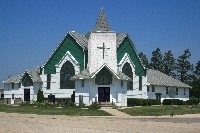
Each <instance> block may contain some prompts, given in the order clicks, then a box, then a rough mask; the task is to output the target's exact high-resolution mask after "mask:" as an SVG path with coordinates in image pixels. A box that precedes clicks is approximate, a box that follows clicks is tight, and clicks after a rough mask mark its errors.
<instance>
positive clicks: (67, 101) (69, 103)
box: [65, 99, 74, 107]
mask: <svg viewBox="0 0 200 133" xmlns="http://www.w3.org/2000/svg"><path fill="white" fill-rule="evenodd" d="M65 105H66V106H67V107H74V103H73V101H72V100H71V99H67V100H66V104H65Z"/></svg>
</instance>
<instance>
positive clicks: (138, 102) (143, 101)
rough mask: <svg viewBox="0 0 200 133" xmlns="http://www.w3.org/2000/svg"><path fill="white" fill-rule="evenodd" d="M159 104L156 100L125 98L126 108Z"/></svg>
mask: <svg viewBox="0 0 200 133" xmlns="http://www.w3.org/2000/svg"><path fill="white" fill-rule="evenodd" d="M160 104H161V103H160V101H159V100H156V99H138V98H127V105H128V106H151V105H160Z"/></svg>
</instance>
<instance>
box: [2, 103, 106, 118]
mask: <svg viewBox="0 0 200 133" xmlns="http://www.w3.org/2000/svg"><path fill="white" fill-rule="evenodd" d="M0 112H6V113H21V114H38V115H68V116H109V115H110V114H109V113H107V112H105V111H103V110H97V109H81V108H70V107H68V108H67V107H64V108H56V107H55V106H43V107H34V106H12V105H5V104H0Z"/></svg>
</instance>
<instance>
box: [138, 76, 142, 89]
mask: <svg viewBox="0 0 200 133" xmlns="http://www.w3.org/2000/svg"><path fill="white" fill-rule="evenodd" d="M139 90H140V91H141V90H142V76H139Z"/></svg>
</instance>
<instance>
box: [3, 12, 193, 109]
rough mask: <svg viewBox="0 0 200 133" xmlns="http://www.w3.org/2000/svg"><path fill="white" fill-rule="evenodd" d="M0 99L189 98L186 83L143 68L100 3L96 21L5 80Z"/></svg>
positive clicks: (125, 36) (112, 100)
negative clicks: (39, 62)
mask: <svg viewBox="0 0 200 133" xmlns="http://www.w3.org/2000/svg"><path fill="white" fill-rule="evenodd" d="M4 88H5V89H4V102H5V103H6V104H17V103H18V102H20V101H36V100H37V92H38V89H41V90H43V94H44V97H45V98H48V96H49V95H51V96H54V97H55V99H66V98H70V97H71V95H72V94H73V92H75V104H76V105H79V104H80V103H84V104H86V105H91V104H92V103H93V102H95V101H96V102H99V103H101V102H108V103H113V104H115V105H117V106H127V98H142V99H159V100H161V102H162V101H163V100H164V99H169V98H171V97H170V96H169V94H168V92H169V90H171V89H173V90H174V91H175V92H176V95H175V98H176V99H180V100H184V101H186V100H189V89H190V88H191V87H190V86H189V85H187V84H184V83H182V82H180V81H178V80H176V79H173V78H172V77H170V76H167V75H165V74H163V73H161V72H159V71H157V70H152V69H146V68H145V67H144V66H143V64H142V62H141V60H140V58H139V56H138V53H137V51H136V48H135V46H134V44H133V42H132V40H131V38H130V36H129V35H128V34H127V33H119V32H115V31H113V30H111V28H110V25H109V22H108V20H107V18H106V15H105V12H104V10H103V9H101V11H100V14H99V16H98V19H97V21H96V24H95V27H94V29H93V30H92V31H90V32H88V33H87V34H86V35H83V34H79V33H77V32H75V31H71V32H68V33H67V34H66V35H65V36H64V38H63V39H62V41H61V42H60V44H59V45H58V46H57V47H56V48H55V50H54V51H53V53H52V54H51V55H50V57H49V58H48V59H47V61H46V62H45V64H44V65H42V66H41V67H38V68H36V69H34V70H26V71H25V72H23V73H22V74H19V75H16V76H14V77H10V78H8V79H6V80H5V81H4Z"/></svg>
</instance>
